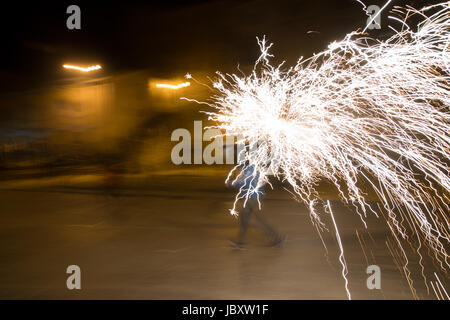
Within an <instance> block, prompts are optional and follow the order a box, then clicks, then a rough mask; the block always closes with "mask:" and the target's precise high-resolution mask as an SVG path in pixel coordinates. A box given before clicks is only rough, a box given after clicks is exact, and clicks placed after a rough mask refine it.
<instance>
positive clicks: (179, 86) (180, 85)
mask: <svg viewBox="0 0 450 320" xmlns="http://www.w3.org/2000/svg"><path fill="white" fill-rule="evenodd" d="M190 85H191V83H190V82H183V83H180V84H177V85H174V84H166V83H157V84H156V87H157V88H167V89H172V90H178V89H181V88H185V87H189V86H190Z"/></svg>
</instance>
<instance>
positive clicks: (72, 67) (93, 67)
mask: <svg viewBox="0 0 450 320" xmlns="http://www.w3.org/2000/svg"><path fill="white" fill-rule="evenodd" d="M63 67H64V68H65V69H72V70H78V71H82V72H90V71H94V70H99V69H101V68H102V66H101V65H98V64H97V65H95V66H90V67H87V68H83V67H78V66H72V65H70V64H65V65H63Z"/></svg>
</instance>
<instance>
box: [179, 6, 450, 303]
mask: <svg viewBox="0 0 450 320" xmlns="http://www.w3.org/2000/svg"><path fill="white" fill-rule="evenodd" d="M449 9H450V2H446V3H441V4H437V5H433V6H428V7H426V8H423V9H421V10H415V9H413V8H410V7H408V8H407V9H399V8H396V9H395V10H396V13H399V14H401V15H402V16H403V20H401V19H400V20H399V19H398V18H394V19H395V20H397V21H400V22H401V30H400V31H396V30H394V29H393V28H392V29H393V30H394V31H395V34H394V35H393V36H392V37H391V38H389V39H388V40H385V41H378V40H374V39H370V38H369V37H368V36H367V35H366V34H362V33H358V32H356V31H355V32H352V33H350V34H348V35H346V36H345V38H344V39H343V40H342V41H336V42H333V43H332V44H330V46H329V47H328V49H327V50H325V51H323V52H321V53H318V54H316V55H314V56H312V57H311V58H309V59H306V60H304V59H302V58H301V59H300V60H299V61H298V62H297V64H296V65H295V66H292V67H290V68H284V69H282V66H283V63H282V64H280V65H278V66H273V65H272V64H271V63H270V58H272V57H273V55H271V54H269V49H270V47H271V44H267V43H266V40H265V38H263V39H262V40H260V39H257V40H258V44H259V46H260V49H261V56H260V57H259V59H258V60H257V61H256V63H255V66H254V70H253V72H252V73H251V74H250V75H242V74H241V73H240V74H239V75H236V74H226V75H224V74H222V73H220V72H217V74H218V79H217V80H216V81H215V82H214V83H213V87H214V88H215V92H216V94H215V95H213V96H212V97H211V98H210V100H208V101H206V102H199V101H196V100H192V99H187V100H191V101H196V102H198V103H201V104H205V105H208V106H210V107H212V108H213V109H214V111H211V112H206V113H207V114H208V115H209V119H210V120H213V121H215V123H216V125H215V126H214V127H216V128H218V129H221V130H222V132H223V131H225V133H224V136H225V135H231V136H237V137H242V140H243V141H247V142H248V143H249V146H250V148H249V151H248V152H245V153H243V154H241V156H240V157H239V160H238V162H239V163H238V166H236V167H235V168H234V169H233V170H232V171H231V172H230V174H229V176H228V178H227V180H229V179H231V176H232V173H233V172H234V170H236V169H237V168H238V167H244V168H245V167H246V166H248V165H251V166H254V168H255V169H256V171H257V172H259V175H255V176H253V177H252V179H256V183H257V184H258V185H261V184H266V183H268V184H270V181H269V177H270V176H274V177H275V178H277V179H279V180H281V181H284V182H286V183H287V184H288V185H289V186H290V188H289V190H288V191H289V192H291V194H293V195H294V197H295V198H296V199H297V200H299V201H302V202H304V203H305V204H306V205H307V206H308V207H309V210H310V215H311V220H312V222H313V224H314V225H315V226H316V227H317V229H318V230H319V231H320V232H321V231H323V230H324V229H326V226H325V224H324V223H323V222H322V221H321V218H320V211H322V210H320V209H325V210H326V204H325V203H323V202H322V206H321V208H319V206H318V203H319V204H320V203H321V202H320V201H317V199H318V198H319V191H318V190H317V185H318V183H319V181H320V180H322V179H325V180H328V181H329V182H331V183H332V184H333V185H334V186H335V188H336V190H337V191H338V193H339V195H340V198H341V200H342V201H344V202H345V203H347V204H352V205H353V206H354V208H355V211H356V213H357V214H358V215H359V217H360V219H361V221H362V223H363V224H364V226H366V227H367V223H366V217H367V214H370V213H372V214H374V215H376V216H377V217H378V216H379V212H377V211H375V210H374V208H372V206H373V204H370V203H369V202H368V200H367V195H366V192H365V190H366V189H367V187H370V189H371V190H372V191H373V192H374V193H375V194H376V195H377V197H378V199H379V201H380V202H381V206H380V207H379V208H380V209H381V210H380V211H381V212H382V213H383V215H382V217H384V218H385V220H386V222H387V223H388V225H389V228H390V230H391V231H392V234H393V235H394V236H395V239H403V240H405V241H409V239H412V238H414V239H415V243H413V242H412V241H411V242H409V243H410V244H411V246H414V247H415V249H416V251H417V253H418V254H419V255H420V250H421V248H422V247H423V246H422V245H423V244H425V245H426V246H427V247H428V248H430V249H431V252H432V253H433V257H434V258H435V259H436V260H437V261H438V262H439V266H440V267H441V268H442V269H443V270H445V271H446V270H447V269H448V267H449V264H448V253H447V251H446V247H448V244H449V242H450V231H449V225H450V224H449V223H450V221H449V220H450V219H449V212H450V207H449V203H450V193H449V192H450V176H449V172H450V168H449V163H450V156H449V155H450V130H449V124H450V114H449V105H450V85H449V83H450V51H449V41H450V10H449ZM432 10H433V12H434V13H429V12H430V11H432ZM427 15H428V16H427ZM410 16H422V17H424V19H423V21H422V22H421V23H419V24H418V25H417V28H416V27H414V28H415V30H413V29H412V28H410V27H409V26H408V25H407V22H408V17H410ZM255 146H258V147H255ZM239 178H240V175H238V176H237V177H236V179H239ZM363 187H364V188H363ZM249 192H250V191H249V190H247V191H246V192H245V191H242V190H239V192H238V194H237V195H236V199H235V203H234V206H233V208H232V209H231V212H232V213H236V204H237V201H238V200H241V199H244V200H245V199H248V197H249V196H250V194H249ZM330 212H331V208H330ZM333 222H334V218H333ZM334 226H335V227H336V225H334ZM336 234H338V231H337V228H336ZM416 240H417V241H416ZM397 242H398V245H399V246H401V244H400V241H397ZM339 244H340V249H341V256H340V260H341V263H345V261H344V260H343V249H342V244H341V243H339ZM422 250H423V249H422ZM401 252H402V254H404V251H403V249H402V250H401ZM425 252H426V251H425ZM404 255H405V259H404V261H405V262H404V266H403V269H404V272H405V275H406V277H407V278H408V275H409V271H407V265H408V261H407V259H406V254H404ZM345 274H346V268H345V264H344V268H343V275H344V277H345ZM411 285H412V284H410V286H411ZM346 289H347V293H348V295H349V297H350V294H349V292H348V288H347V280H346ZM412 291H413V289H412ZM413 294H414V291H413Z"/></svg>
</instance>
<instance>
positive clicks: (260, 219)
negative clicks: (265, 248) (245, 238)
mask: <svg viewBox="0 0 450 320" xmlns="http://www.w3.org/2000/svg"><path fill="white" fill-rule="evenodd" d="M254 216H255V219H256V221H257V223H258V224H259V225H260V227H261V228H262V229H263V230H264V232H265V233H266V234H267V235H268V237H269V238H270V245H278V244H280V243H281V242H283V240H284V235H282V234H280V233H279V232H278V231H277V230H276V229H275V228H274V227H273V226H272V225H271V224H270V223H269V222H268V221H267V219H266V218H265V217H264V216H263V215H262V212H261V211H260V210H257V211H256V212H255V214H254Z"/></svg>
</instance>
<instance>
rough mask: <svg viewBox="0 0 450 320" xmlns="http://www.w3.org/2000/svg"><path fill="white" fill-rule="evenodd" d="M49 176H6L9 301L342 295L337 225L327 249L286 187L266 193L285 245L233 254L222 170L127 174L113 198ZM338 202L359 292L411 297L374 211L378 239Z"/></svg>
mask: <svg viewBox="0 0 450 320" xmlns="http://www.w3.org/2000/svg"><path fill="white" fill-rule="evenodd" d="M44 180H45V179H43V181H41V184H42V185H41V186H40V187H36V186H34V187H33V186H30V185H29V184H27V183H26V182H23V181H22V182H20V183H19V182H16V183H12V182H9V183H8V184H9V186H7V183H2V188H1V189H2V190H1V192H0V204H1V209H0V210H1V212H2V214H1V216H0V238H1V243H2V247H1V250H0V298H2V299H85V298H88V299H346V293H345V287H344V280H343V278H342V276H341V265H340V264H339V261H338V255H339V248H338V246H337V243H336V241H335V239H334V235H333V230H330V232H325V233H323V237H324V242H325V243H326V244H327V250H328V255H326V251H325V249H324V247H323V245H322V242H321V240H320V238H319V236H318V233H317V232H316V230H315V229H314V228H313V226H312V224H311V221H310V218H309V214H308V211H307V209H306V208H305V207H303V206H302V205H299V204H297V203H296V202H295V201H293V200H292V199H290V198H289V196H288V195H287V193H285V192H282V191H279V190H276V191H272V192H269V193H268V196H267V199H266V201H265V202H264V206H263V213H264V215H266V217H267V218H268V219H269V220H270V221H271V222H272V223H273V225H274V226H276V227H277V228H278V229H279V230H280V231H282V232H283V233H285V234H286V235H287V237H288V238H287V241H286V242H285V244H284V246H283V247H281V248H272V247H265V246H264V245H265V239H264V237H262V235H261V233H259V232H258V229H256V228H252V231H251V233H250V234H249V238H248V242H249V245H248V247H247V248H246V249H243V250H237V249H235V248H233V247H232V246H230V244H229V242H228V239H232V238H234V237H235V236H236V233H237V230H238V225H237V220H236V219H235V218H233V217H232V216H231V215H229V214H228V213H227V211H228V209H229V208H231V205H232V200H233V197H234V195H233V192H232V191H231V190H227V189H225V187H224V185H223V177H220V176H217V177H213V176H207V175H203V176H194V175H178V176H175V175H155V176H148V177H145V178H142V177H140V178H139V179H137V178H131V177H130V178H128V181H127V182H126V183H125V184H124V185H123V186H122V187H121V188H120V190H119V192H118V196H117V197H112V196H110V195H108V194H105V193H104V192H103V189H102V188H101V187H100V186H99V185H96V183H98V179H96V177H95V175H93V176H85V177H84V178H83V179H82V178H80V177H65V178H61V177H60V178H57V179H55V178H54V179H47V182H46V183H45V181H44ZM35 184H36V182H35V181H33V184H32V185H35ZM332 203H333V208H334V211H335V217H336V220H337V223H338V224H339V227H340V233H341V238H342V242H343V245H344V250H345V258H346V260H347V265H348V269H349V274H348V278H349V288H350V290H351V293H352V297H353V298H354V299H385V298H386V299H411V298H412V295H411V291H410V289H409V287H408V283H407V281H406V280H405V278H404V277H403V276H402V273H401V272H400V271H399V270H398V269H397V267H396V266H395V264H394V262H393V258H392V256H391V255H390V254H389V251H388V250H387V248H386V245H385V243H384V242H385V236H386V235H387V230H386V229H385V227H384V225H383V223H381V222H380V221H379V220H377V219H375V218H374V219H368V221H369V224H370V227H371V229H370V230H371V237H372V238H373V240H372V238H371V237H370V236H368V234H367V233H365V232H364V230H363V229H364V228H363V226H362V224H361V223H360V221H359V218H357V215H356V214H355V213H354V212H352V210H351V209H349V208H345V207H343V206H342V205H341V204H339V203H338V202H335V201H333V202H332ZM324 221H328V219H327V217H326V215H324ZM354 227H356V228H358V230H360V235H364V236H365V237H364V238H363V240H365V241H366V249H365V251H366V252H365V253H364V252H363V250H362V247H361V246H360V245H359V244H358V242H359V241H358V237H357V236H356V234H355V232H354ZM373 241H375V242H373ZM365 255H367V259H368V260H367V261H368V262H369V263H370V264H376V265H378V266H380V268H381V279H382V280H381V290H376V289H375V290H369V289H367V287H366V279H367V277H368V276H369V275H367V274H366V273H365V272H366V267H367V265H368V264H367V262H366V258H365ZM72 264H75V265H78V266H80V268H81V272H82V289H81V290H73V291H70V290H68V289H67V288H66V279H67V277H68V275H67V274H66V268H67V266H69V265H72ZM418 267H419V266H418V265H416V264H414V263H411V265H410V268H411V269H412V270H411V271H414V274H413V278H412V279H413V281H414V285H415V286H417V290H418V294H419V295H420V296H421V297H422V298H425V299H427V298H430V296H429V295H427V294H426V291H425V290H424V289H422V287H423V288H424V285H423V280H422V279H421V278H420V276H419V277H417V275H420V273H419V272H418V271H419V269H418Z"/></svg>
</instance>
